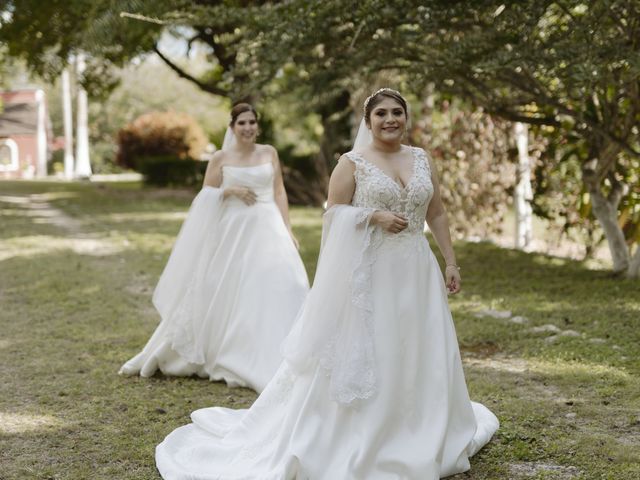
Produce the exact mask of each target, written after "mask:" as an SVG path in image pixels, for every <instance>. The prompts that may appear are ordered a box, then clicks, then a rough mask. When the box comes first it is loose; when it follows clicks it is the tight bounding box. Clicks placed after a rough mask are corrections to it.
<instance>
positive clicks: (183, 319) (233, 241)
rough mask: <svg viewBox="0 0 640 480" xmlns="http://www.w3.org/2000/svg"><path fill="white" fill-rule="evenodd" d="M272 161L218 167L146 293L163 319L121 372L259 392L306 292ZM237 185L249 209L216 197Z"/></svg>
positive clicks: (276, 361) (275, 363) (273, 368)
mask: <svg viewBox="0 0 640 480" xmlns="http://www.w3.org/2000/svg"><path fill="white" fill-rule="evenodd" d="M273 175H274V172H273V167H272V165H271V163H265V164H262V165H257V166H252V167H234V166H224V167H223V182H222V185H221V187H220V188H212V187H204V188H203V189H202V191H201V192H200V193H199V194H198V195H197V196H196V198H195V199H194V201H193V204H192V206H191V209H190V210H189V213H188V216H187V219H186V220H185V222H184V224H183V226H182V229H181V231H180V234H179V235H178V239H177V240H176V244H175V246H174V248H173V251H172V253H171V257H170V258H169V261H168V263H167V266H166V267H165V270H164V272H163V274H162V276H161V278H160V281H159V283H158V286H157V287H156V290H155V292H154V296H153V302H154V305H155V306H156V308H157V310H158V311H159V313H160V315H161V317H162V321H161V323H160V325H159V326H158V328H157V329H156V331H155V332H154V334H153V335H152V337H151V339H150V340H149V342H148V343H147V345H146V346H145V347H144V349H143V350H142V352H140V353H139V354H138V355H136V356H135V357H134V358H132V359H131V360H129V361H128V362H126V363H125V364H124V365H123V366H122V368H121V369H120V373H122V374H125V375H137V374H140V375H142V376H151V375H153V374H154V372H155V371H156V370H158V369H159V370H160V371H162V372H163V373H164V374H166V375H175V376H185V375H194V374H196V375H199V376H201V377H208V378H210V379H211V380H224V381H226V382H227V383H228V384H229V385H231V386H247V387H250V388H253V389H254V390H256V391H258V392H260V391H262V390H263V388H264V387H265V386H266V384H267V383H268V382H269V380H270V379H271V378H272V377H273V375H274V373H275V372H276V370H277V368H278V366H279V365H280V363H281V362H282V356H281V353H280V345H281V343H282V341H283V339H284V338H285V337H286V335H287V334H288V333H289V331H290V329H291V326H292V323H293V321H294V319H295V317H296V314H297V313H298V310H299V309H300V306H301V305H302V302H303V300H304V297H305V296H306V293H307V291H308V288H309V286H308V280H307V275H306V272H305V269H304V265H303V263H302V260H301V259H300V256H299V254H298V251H297V250H296V248H295V245H294V244H293V241H292V240H291V237H290V236H289V233H288V231H287V229H286V226H285V224H284V222H283V220H282V216H281V214H280V211H279V209H278V207H277V205H276V204H275V202H274V194H273ZM234 185H242V186H247V187H250V188H251V189H253V191H254V192H255V193H256V195H257V199H258V200H257V202H256V203H255V204H254V205H249V206H248V205H245V204H244V203H243V202H242V201H240V200H239V199H237V198H235V197H230V198H228V199H226V200H224V201H223V200H222V190H223V189H224V188H226V187H229V186H234Z"/></svg>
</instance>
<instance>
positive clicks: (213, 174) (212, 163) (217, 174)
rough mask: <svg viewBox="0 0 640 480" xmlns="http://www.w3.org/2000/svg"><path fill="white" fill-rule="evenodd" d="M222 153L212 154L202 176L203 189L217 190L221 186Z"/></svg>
mask: <svg viewBox="0 0 640 480" xmlns="http://www.w3.org/2000/svg"><path fill="white" fill-rule="evenodd" d="M223 155H224V154H223V153H222V152H221V151H220V150H218V151H217V152H216V153H214V154H213V158H212V159H211V160H209V164H208V165H207V171H206V172H205V174H204V182H202V186H203V187H214V188H218V187H219V186H220V185H221V184H222V158H223Z"/></svg>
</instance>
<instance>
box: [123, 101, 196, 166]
mask: <svg viewBox="0 0 640 480" xmlns="http://www.w3.org/2000/svg"><path fill="white" fill-rule="evenodd" d="M206 145H207V137H206V135H205V134H204V131H203V130H202V128H201V127H200V125H198V123H197V122H196V120H195V119H194V118H193V117H191V116H189V115H187V114H186V113H178V112H151V113H146V114H144V115H141V116H140V117H138V118H136V119H135V120H134V121H133V122H132V123H130V124H129V125H127V126H125V127H124V128H122V129H121V130H120V131H119V132H118V156H117V163H118V164H119V165H120V166H123V167H127V168H131V169H133V170H138V171H140V168H141V163H140V159H142V158H149V157H162V158H165V159H167V158H169V157H172V158H173V159H180V160H186V159H189V158H198V157H199V156H200V154H201V153H202V151H203V150H204V148H205V147H206ZM142 173H144V172H142Z"/></svg>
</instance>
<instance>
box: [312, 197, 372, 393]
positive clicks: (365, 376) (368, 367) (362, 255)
mask: <svg viewBox="0 0 640 480" xmlns="http://www.w3.org/2000/svg"><path fill="white" fill-rule="evenodd" d="M374 211H375V209H373V208H363V209H361V211H359V212H358V213H357V215H356V222H357V227H359V228H365V229H366V230H367V232H366V236H365V239H364V243H363V245H362V248H361V249H360V251H359V252H358V255H357V257H356V258H355V259H354V262H353V267H352V272H351V282H350V284H351V292H350V293H351V295H350V297H351V305H350V307H351V308H350V312H349V313H350V315H351V316H352V318H350V319H349V322H345V323H347V324H346V325H344V324H343V327H342V331H341V332H338V333H337V334H336V335H334V336H333V338H332V339H331V341H330V342H329V343H328V344H327V346H326V347H325V349H324V350H323V351H322V353H321V356H320V365H321V367H323V368H324V369H325V370H327V374H328V375H330V377H331V380H330V387H329V388H330V395H331V398H333V399H334V400H335V401H336V402H338V403H341V404H344V405H349V404H352V403H353V402H354V401H356V400H366V399H368V398H371V397H372V396H373V395H374V394H375V392H376V388H377V376H376V367H375V347H374V340H373V339H374V325H373V299H372V298H371V290H372V289H371V268H372V266H373V264H374V263H375V257H374V252H375V244H376V242H375V237H376V236H375V229H374V228H372V227H371V226H370V225H369V220H370V219H371V215H372V214H373V212H374ZM359 327H364V331H358V328H359ZM349 340H355V341H349Z"/></svg>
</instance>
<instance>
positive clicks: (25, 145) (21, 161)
mask: <svg viewBox="0 0 640 480" xmlns="http://www.w3.org/2000/svg"><path fill="white" fill-rule="evenodd" d="M5 140H6V139H0V144H3V143H4V142H5ZM11 140H13V141H14V142H15V146H16V147H17V148H18V168H17V170H5V171H3V170H2V169H0V178H3V179H10V178H11V179H15V178H33V177H34V175H35V172H36V168H37V158H38V143H37V140H36V136H35V135H13V136H11Z"/></svg>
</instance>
